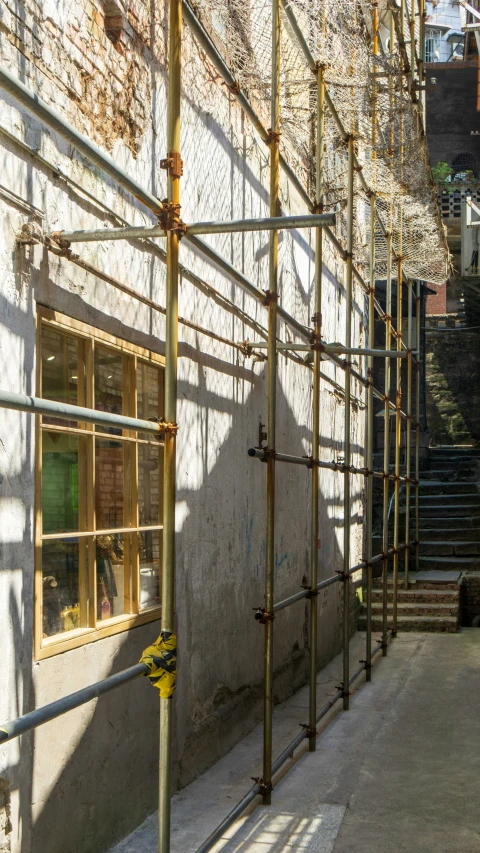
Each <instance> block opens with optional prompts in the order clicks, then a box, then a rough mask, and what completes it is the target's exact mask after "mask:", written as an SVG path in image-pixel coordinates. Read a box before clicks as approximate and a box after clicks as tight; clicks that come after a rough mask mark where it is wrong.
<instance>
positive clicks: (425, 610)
mask: <svg viewBox="0 0 480 853" xmlns="http://www.w3.org/2000/svg"><path fill="white" fill-rule="evenodd" d="M458 607H459V605H458V601H453V602H450V603H448V602H440V603H434V604H432V603H431V602H429V601H428V602H422V601H407V602H405V601H399V600H398V599H397V614H398V615H399V616H422V617H424V616H455V617H458ZM392 612H393V602H389V603H387V613H388V614H390V613H392ZM381 613H382V602H381V601H374V602H372V616H376V617H380V614H381ZM363 616H366V606H365V605H363V606H362V608H361V610H360V618H362V617H363Z"/></svg>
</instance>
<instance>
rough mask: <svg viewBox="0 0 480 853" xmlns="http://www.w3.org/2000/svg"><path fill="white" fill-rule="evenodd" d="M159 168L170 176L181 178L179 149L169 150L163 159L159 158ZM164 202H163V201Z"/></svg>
mask: <svg viewBox="0 0 480 853" xmlns="http://www.w3.org/2000/svg"><path fill="white" fill-rule="evenodd" d="M160 168H161V169H165V171H166V172H168V174H169V175H170V177H172V178H181V177H182V175H183V160H182V158H181V157H180V152H179V151H169V152H168V155H167V156H166V157H165V159H164V160H160ZM163 203H164V204H165V202H163Z"/></svg>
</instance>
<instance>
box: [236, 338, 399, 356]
mask: <svg viewBox="0 0 480 853" xmlns="http://www.w3.org/2000/svg"><path fill="white" fill-rule="evenodd" d="M249 346H251V347H252V348H254V349H266V348H267V341H254V342H252V343H250V342H249ZM313 348H314V347H313V344H311V345H310V346H309V345H308V344H291V343H288V342H284V341H278V343H277V349H278V350H292V351H293V350H299V351H305V352H308V351H309V350H312V349H313ZM319 348H320V350H321V352H325V353H332V354H339V355H341V354H345V355H366V356H367V355H371V356H373V357H374V358H375V357H378V358H408V352H407V351H406V350H405V351H402V352H398V351H397V350H391V351H390V352H386V351H385V350H384V349H365V348H364V347H346V346H344V345H343V344H326V343H322V344H321V345H320V347H319Z"/></svg>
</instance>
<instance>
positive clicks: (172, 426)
mask: <svg viewBox="0 0 480 853" xmlns="http://www.w3.org/2000/svg"><path fill="white" fill-rule="evenodd" d="M148 420H149V421H152V423H154V424H158V425H159V426H160V427H162V429H161V430H159V433H158V435H157V438H161V436H162V435H163V434H164V433H166V432H168V433H169V434H170V435H177V433H178V424H176V423H173V422H169V421H165V420H164V418H156V417H152V418H148Z"/></svg>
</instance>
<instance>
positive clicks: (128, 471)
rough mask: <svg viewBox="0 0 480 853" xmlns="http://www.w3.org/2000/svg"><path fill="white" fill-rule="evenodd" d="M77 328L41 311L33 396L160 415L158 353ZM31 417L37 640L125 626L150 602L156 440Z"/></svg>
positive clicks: (157, 535)
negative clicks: (35, 433)
mask: <svg viewBox="0 0 480 853" xmlns="http://www.w3.org/2000/svg"><path fill="white" fill-rule="evenodd" d="M78 326H80V324H78ZM85 328H86V329H89V327H82V332H78V333H76V332H72V330H71V328H69V329H63V328H62V327H61V325H59V323H58V318H56V321H55V323H53V322H50V321H49V320H47V319H46V318H44V317H43V316H42V318H41V322H40V332H39V343H40V350H39V365H40V370H39V381H40V394H41V396H43V397H46V398H48V399H49V400H57V401H59V402H68V403H70V404H72V405H82V406H86V407H88V408H95V409H98V410H100V411H105V412H114V413H116V414H125V415H129V416H132V417H136V416H137V415H138V417H141V418H146V419H148V418H161V417H162V416H163V367H162V365H161V364H160V363H159V362H158V361H156V360H155V358H156V357H154V356H153V355H152V354H149V353H146V352H145V351H139V352H136V351H135V350H134V348H133V347H131V348H129V349H125V345H124V344H121V342H120V341H116V340H115V339H114V338H112V343H111V344H106V343H105V341H104V338H105V336H102V342H101V343H100V342H99V341H98V340H97V339H96V336H95V330H94V329H91V330H90V331H91V334H90V335H87V334H86V333H85V332H83V329H85ZM39 425H40V432H39V443H38V451H37V452H38V476H39V482H40V489H39V494H40V502H39V504H40V505H39V506H38V508H37V524H38V528H39V529H38V530H37V544H38V550H37V560H38V562H39V565H38V571H39V581H38V583H39V586H40V587H41V595H40V599H41V603H40V611H41V612H39V613H37V619H38V621H39V625H40V628H39V631H37V637H38V635H40V647H50V646H52V648H53V646H54V645H55V644H56V643H62V642H64V641H65V640H68V639H69V638H72V637H77V636H79V637H80V642H82V641H86V640H91V639H92V638H95V637H96V636H103V635H105V630H106V629H108V628H112V629H116V630H123V629H124V628H125V627H128V626H129V625H130V624H135V617H138V616H139V614H142V615H148V612H149V611H152V618H153V616H154V611H155V610H158V607H159V605H160V565H161V552H162V482H163V442H162V441H159V440H158V439H157V438H155V437H154V436H152V435H151V434H149V433H137V432H135V431H129V430H122V429H118V428H116V427H103V426H98V425H97V426H93V425H91V424H85V423H82V422H81V421H75V420H72V421H64V420H61V419H60V418H55V417H48V418H47V417H43V418H41V419H39ZM156 615H157V618H158V613H157V614H156ZM115 626H117V628H115ZM110 632H111V631H110ZM92 635H93V636H92ZM82 637H83V640H82ZM77 644H79V643H77ZM59 650H62V649H61V648H60V649H59Z"/></svg>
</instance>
